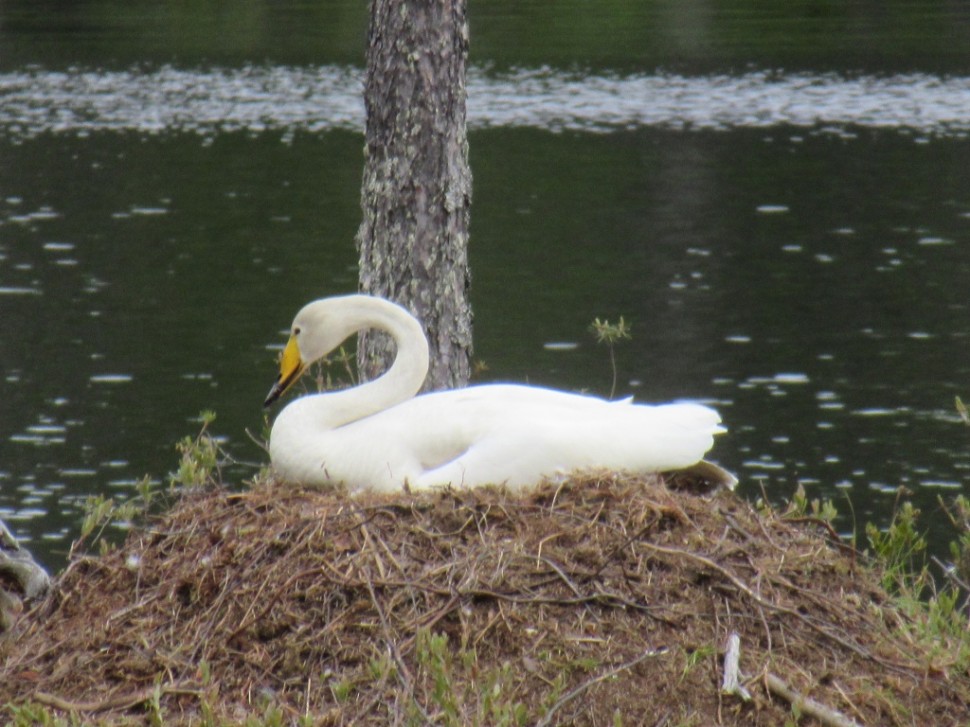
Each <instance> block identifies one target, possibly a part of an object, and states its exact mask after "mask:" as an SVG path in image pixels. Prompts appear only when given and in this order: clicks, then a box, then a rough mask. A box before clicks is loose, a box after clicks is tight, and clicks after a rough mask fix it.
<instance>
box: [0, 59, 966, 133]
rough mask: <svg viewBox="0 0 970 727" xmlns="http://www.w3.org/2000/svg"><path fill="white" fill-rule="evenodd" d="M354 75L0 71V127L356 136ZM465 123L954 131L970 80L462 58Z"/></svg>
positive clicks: (348, 71)
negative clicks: (602, 67)
mask: <svg viewBox="0 0 970 727" xmlns="http://www.w3.org/2000/svg"><path fill="white" fill-rule="evenodd" d="M362 87H363V74H362V71H361V70H360V69H357V68H354V67H346V66H317V67H283V66H269V67H260V66H252V65H247V66H244V67H242V68H216V69H206V70H200V69H179V68H174V67H171V66H165V67H161V68H158V69H154V70H145V69H134V70H127V71H104V70H98V69H83V68H71V69H68V70H66V71H49V70H44V69H38V68H31V69H27V70H24V71H17V72H9V73H0V94H2V96H3V99H4V103H3V108H2V109H0V131H3V132H4V133H6V134H9V135H11V136H14V137H17V138H25V137H31V136H37V135H40V134H47V133H54V134H64V133H66V134H82V135H83V134H88V133H91V132H95V131H111V132H129V131H130V132H135V133H138V134H158V133H171V132H184V133H194V134H200V135H202V136H206V137H212V136H214V135H216V134H219V133H229V132H235V131H245V132H249V133H262V132H265V131H279V132H282V133H284V134H293V133H297V132H307V133H322V132H327V131H334V130H350V131H357V132H362V131H363V127H364V108H363V99H362V97H361V89H362ZM468 95H469V103H468V117H469V119H468V123H469V128H470V129H472V130H475V129H483V128H515V127H532V128H539V129H546V130H550V131H566V130H571V131H581V132H587V133H593V132H600V133H610V132H613V131H616V130H619V129H636V128H642V127H645V126H646V127H659V128H672V129H683V130H707V129H714V130H724V131H727V130H730V129H733V128H739V127H740V128H759V127H765V128H769V127H772V126H778V125H792V126H798V127H805V128H806V129H813V130H822V131H826V132H828V133H833V134H851V133H854V132H851V131H849V130H848V129H847V127H850V126H851V127H861V128H874V129H909V130H912V131H914V132H918V133H920V134H923V135H934V136H937V135H943V136H957V137H961V138H962V137H964V136H965V135H966V133H967V131H968V130H970V116H968V114H967V98H968V97H970V78H967V77H946V76H936V75H930V74H923V73H908V74H899V75H892V76H888V77H884V76H876V75H863V76H859V75H853V76H851V77H847V76H840V75H837V74H834V73H826V74H809V73H795V74H785V73H778V72H766V71H759V72H751V73H745V74H742V75H715V76H684V75H677V74H669V73H661V74H653V75H642V74H632V75H623V76H620V75H608V76H598V75H590V74H588V73H586V74H578V73H566V72H562V71H557V70H554V69H550V68H541V69H518V70H515V71H512V72H505V73H500V74H494V73H489V72H486V71H485V70H483V69H481V68H475V67H473V68H472V69H471V70H470V72H469V78H468Z"/></svg>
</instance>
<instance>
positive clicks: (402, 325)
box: [313, 295, 428, 427]
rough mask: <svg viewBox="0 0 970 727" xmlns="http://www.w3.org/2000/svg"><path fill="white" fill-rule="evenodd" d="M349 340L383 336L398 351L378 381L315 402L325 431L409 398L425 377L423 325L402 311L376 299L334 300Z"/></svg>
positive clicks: (347, 298)
mask: <svg viewBox="0 0 970 727" xmlns="http://www.w3.org/2000/svg"><path fill="white" fill-rule="evenodd" d="M334 302H335V303H337V304H338V305H339V306H340V307H341V308H342V309H343V310H340V311H338V316H339V319H340V320H342V322H343V323H344V324H345V325H346V332H347V337H349V336H351V335H353V334H355V333H359V332H360V331H363V330H370V329H376V330H379V331H383V332H384V333H387V334H388V335H389V336H390V337H391V338H392V339H394V343H395V346H396V349H397V352H396V354H395V357H394V362H393V363H392V364H391V367H390V368H389V369H388V370H387V371H386V372H384V374H382V375H381V376H379V377H378V378H376V379H374V380H372V381H368V382H366V383H363V384H360V385H359V386H355V387H354V388H352V389H347V390H346V391H337V392H332V393H328V394H322V395H319V397H313V398H314V399H318V400H319V401H320V409H321V410H322V411H325V412H326V414H325V419H326V423H327V425H328V426H329V427H339V426H341V425H343V424H347V423H349V422H352V421H356V420H358V419H363V418H364V417H367V416H370V415H371V414H376V413H377V412H379V411H383V410H384V409H388V408H390V407H392V406H395V405H397V404H400V403H401V402H402V401H406V400H408V399H410V398H412V397H413V396H414V395H415V394H417V393H418V391H420V390H421V386H422V385H423V384H424V379H425V377H426V376H427V374H428V341H427V338H425V335H424V331H423V330H422V329H421V324H420V323H418V321H417V320H416V319H415V318H414V317H413V316H412V315H411V314H410V313H408V312H407V311H406V310H404V308H401V307H400V306H398V305H396V304H394V303H390V302H388V301H385V300H380V299H377V298H370V297H367V296H362V295H350V296H346V297H343V298H338V299H335V300H334Z"/></svg>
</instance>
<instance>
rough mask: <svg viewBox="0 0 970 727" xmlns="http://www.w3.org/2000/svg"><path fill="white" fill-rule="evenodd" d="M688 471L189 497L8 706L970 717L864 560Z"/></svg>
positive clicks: (27, 640) (35, 623)
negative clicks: (727, 681)
mask: <svg viewBox="0 0 970 727" xmlns="http://www.w3.org/2000/svg"><path fill="white" fill-rule="evenodd" d="M682 484H684V483H677V482H673V483H671V482H668V483H664V482H663V481H662V479H661V478H659V477H647V478H621V477H616V476H603V477H585V478H578V479H574V480H570V481H567V482H565V483H561V484H559V485H554V484H544V485H542V486H540V487H538V488H537V489H535V490H533V491H530V492H528V493H509V492H507V491H505V490H504V489H501V488H482V489H475V490H444V491H436V492H428V493H416V494H409V493H401V494H395V495H382V496H377V495H368V496H364V497H359V496H358V497H351V496H349V495H347V494H346V493H344V492H340V491H319V490H304V489H295V488H291V487H286V486H282V485H279V484H276V483H272V482H263V483H258V484H256V485H254V486H253V487H252V488H251V489H249V490H247V491H245V492H231V491H229V490H226V489H222V488H218V489H214V490H207V491H195V492H189V493H186V494H184V495H183V496H182V497H181V498H180V499H179V501H178V502H177V503H175V506H174V507H173V508H172V509H171V510H170V511H168V512H166V513H165V514H163V515H162V516H160V517H158V518H157V519H155V520H153V521H152V522H150V523H149V524H148V525H146V526H144V527H142V528H140V529H138V530H136V531H134V532H132V533H131V535H130V537H129V538H128V540H127V542H126V544H125V545H124V546H123V547H121V548H118V549H117V550H115V551H112V552H110V553H108V554H107V555H104V556H101V557H96V558H95V557H83V556H82V557H79V558H77V559H75V560H74V561H73V562H72V563H71V564H70V565H69V567H68V568H67V570H66V571H65V572H64V573H63V574H62V575H61V576H60V577H59V579H58V582H57V584H56V589H55V592H54V594H53V595H51V596H50V597H48V599H47V600H46V601H45V602H43V603H41V604H40V605H38V606H37V607H35V608H34V610H33V612H31V613H30V614H28V615H27V616H28V617H25V618H23V619H22V620H21V621H20V622H19V623H18V625H17V626H16V627H15V629H14V631H13V632H12V633H11V635H10V636H8V637H7V639H6V640H5V641H4V642H2V643H0V663H3V667H2V668H0V705H2V704H5V703H6V704H8V709H9V708H10V707H9V705H12V704H23V703H25V702H29V701H34V702H41V703H43V704H46V705H48V706H49V707H51V708H56V709H58V710H64V711H67V712H73V713H78V714H82V715H87V717H88V718H93V719H99V720H102V721H106V722H116V721H124V720H136V719H139V718H140V717H139V715H144V714H145V711H146V710H154V713H155V714H156V715H157V714H161V715H163V717H164V718H165V719H166V720H170V721H177V722H183V721H195V720H198V719H199V718H200V716H206V717H207V718H215V719H219V720H225V721H229V722H239V721H243V720H244V719H245V718H246V717H248V716H252V715H260V714H264V713H265V710H266V709H267V705H271V706H272V707H273V708H274V709H276V710H278V711H279V712H281V713H282V716H283V717H284V721H288V722H295V721H296V720H297V719H299V718H301V717H309V718H310V720H312V722H313V723H314V724H333V725H351V724H354V725H358V724H380V725H385V724H397V723H411V724H414V723H417V724H435V723H438V724H472V723H475V722H476V721H477V722H478V723H485V724H499V723H502V722H503V721H504V722H505V723H509V724H576V725H608V724H614V723H617V721H619V722H621V723H623V724H657V725H662V724H681V723H687V724H727V725H734V724H737V725H777V724H782V723H784V722H785V720H786V719H787V718H790V716H791V712H792V704H791V703H790V702H791V700H792V699H795V700H800V704H799V705H798V709H799V710H800V711H802V713H803V714H805V713H808V714H811V713H812V712H811V711H809V710H808V709H807V707H806V705H808V706H811V705H812V704H813V703H814V704H816V705H824V706H825V707H827V708H828V709H830V710H831V711H832V714H834V717H832V716H830V717H828V718H827V717H826V716H825V715H824V714H822V715H821V716H820V717H818V719H820V720H821V721H822V722H825V721H827V720H828V719H844V720H845V721H844V722H841V723H840V722H833V724H852V723H854V722H857V723H861V724H881V725H890V724H954V723H966V721H967V720H968V719H970V708H968V707H967V701H968V700H967V697H968V695H970V688H968V680H967V675H966V674H961V675H943V674H942V673H941V672H940V671H939V670H938V669H937V668H936V667H935V666H934V663H933V661H932V659H931V658H930V657H929V656H927V655H925V654H920V653H919V650H918V649H916V648H915V647H914V646H913V644H912V643H909V642H908V641H906V640H905V639H902V638H900V637H899V636H897V635H895V634H894V629H896V628H897V627H899V626H903V625H906V623H905V616H904V615H902V614H900V613H898V612H897V611H896V610H894V608H893V607H892V606H891V605H890V604H889V602H888V600H887V596H886V594H885V592H884V591H883V590H882V589H881V588H880V586H879V585H878V582H877V580H876V579H875V577H874V576H873V575H872V574H871V573H870V572H869V570H868V569H867V568H865V567H862V566H861V565H860V564H858V563H857V562H856V559H855V557H854V554H852V553H847V552H844V550H845V549H844V547H839V545H838V544H837V543H833V541H832V539H831V538H828V537H826V536H825V534H824V533H823V532H820V531H819V528H818V527H816V526H814V525H808V526H806V525H804V524H802V525H798V524H792V523H791V522H788V521H786V520H784V519H783V518H781V517H780V516H778V515H776V514H773V513H767V514H764V513H759V512H756V511H755V510H753V509H752V508H751V507H750V506H749V505H748V504H746V503H744V502H743V501H741V500H740V499H738V498H737V497H736V496H734V495H733V494H731V493H728V492H720V493H714V494H711V493H705V492H698V491H693V490H691V489H689V488H688V489H676V487H677V486H678V485H682ZM688 484H689V483H688ZM732 635H734V636H735V637H736V638H735V641H736V643H740V660H739V664H740V678H741V685H740V687H739V689H737V690H736V691H734V692H733V693H726V692H725V691H724V690H723V688H722V684H723V671H724V663H725V660H724V653H723V650H724V647H725V644H726V643H728V642H729V640H730V637H731V636H732ZM779 685H780V686H779ZM783 688H785V689H788V690H789V692H790V694H788V695H785V694H784V692H783V691H780V690H781V689H783ZM742 694H744V695H745V697H746V698H742V696H741V695H742ZM792 695H794V696H792ZM806 700H813V701H806ZM0 713H2V710H0Z"/></svg>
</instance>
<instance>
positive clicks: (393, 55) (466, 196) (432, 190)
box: [357, 0, 472, 389]
mask: <svg viewBox="0 0 970 727" xmlns="http://www.w3.org/2000/svg"><path fill="white" fill-rule="evenodd" d="M467 58H468V23H467V19H466V14H465V0H372V1H371V20H370V32H369V39H368V48H367V80H366V87H365V90H364V101H365V105H366V109H367V128H366V139H365V155H366V159H365V163H364V176H363V182H362V185H361V208H362V211H363V221H362V222H361V226H360V229H359V231H358V233H357V246H358V250H359V252H360V289H361V291H362V292H365V293H370V294H373V295H380V296H382V297H385V298H388V299H390V300H394V301H396V302H398V303H401V304H402V305H404V306H405V307H406V308H408V309H409V310H410V311H411V312H412V313H414V314H415V315H416V316H417V317H418V319H419V320H420V321H421V322H422V324H423V325H424V328H425V332H426V333H427V335H428V342H429V344H430V348H431V367H430V371H429V373H428V379H427V380H426V382H425V389H441V388H453V387H457V386H464V385H465V384H466V383H467V382H468V377H469V373H470V359H471V350H472V325H471V308H470V306H469V303H468V287H469V280H470V278H469V270H468V222H469V208H470V204H471V171H470V168H469V165H468V139H467V135H466V129H465V67H466V63H467ZM384 339H385V337H384V336H374V335H371V336H363V337H362V338H361V340H360V343H359V346H358V364H359V366H360V371H361V375H362V376H363V377H365V378H370V377H373V376H375V375H376V374H377V373H379V372H380V371H382V370H383V368H384V367H385V366H386V363H387V361H388V360H389V359H390V354H391V351H390V350H389V347H390V344H389V343H388V341H387V340H384Z"/></svg>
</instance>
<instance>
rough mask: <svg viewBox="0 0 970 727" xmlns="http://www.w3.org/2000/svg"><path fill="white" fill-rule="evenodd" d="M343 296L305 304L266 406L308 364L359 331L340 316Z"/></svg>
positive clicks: (265, 402) (295, 319)
mask: <svg viewBox="0 0 970 727" xmlns="http://www.w3.org/2000/svg"><path fill="white" fill-rule="evenodd" d="M341 300H343V299H340V298H331V299H327V300H318V301H315V302H313V303H310V304H308V305H306V306H304V307H303V309H302V310H301V311H300V312H299V313H297V314H296V318H294V319H293V325H292V326H290V340H289V341H287V342H286V347H285V348H284V349H283V355H282V356H280V373H279V376H277V377H276V383H274V384H273V387H272V388H271V389H270V390H269V394H267V396H266V401H264V402H263V406H269V405H270V404H272V403H273V402H274V401H276V400H277V399H279V398H280V397H281V396H282V395H283V394H285V393H286V392H287V390H288V389H289V388H290V387H291V386H293V384H294V383H296V380H297V379H299V378H300V376H301V375H302V374H303V372H304V371H306V369H307V366H309V365H310V364H311V363H313V362H314V361H316V360H317V359H321V358H323V357H324V356H326V355H327V354H328V353H330V352H331V351H333V350H334V349H335V348H337V346H339V345H340V344H341V343H343V342H344V340H345V339H346V338H347V337H348V336H350V335H351V334H352V333H354V331H355V330H356V329H355V328H354V327H352V326H350V327H348V325H347V322H346V316H345V315H341V311H340V310H339V308H340V305H341V303H340V301H341Z"/></svg>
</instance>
